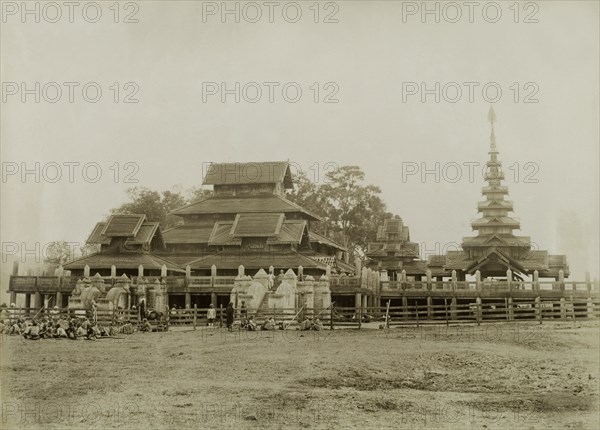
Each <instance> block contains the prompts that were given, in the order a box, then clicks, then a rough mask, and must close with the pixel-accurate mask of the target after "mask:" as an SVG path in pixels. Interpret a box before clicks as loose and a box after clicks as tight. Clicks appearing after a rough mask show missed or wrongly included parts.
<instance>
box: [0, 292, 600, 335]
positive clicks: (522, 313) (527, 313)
mask: <svg viewBox="0 0 600 430" xmlns="http://www.w3.org/2000/svg"><path fill="white" fill-rule="evenodd" d="M207 312H208V308H197V307H193V308H191V309H184V310H178V311H173V310H165V312H164V315H163V317H164V320H166V322H167V325H171V326H190V325H191V326H193V327H196V326H203V325H207V323H208V320H207ZM246 312H247V314H241V312H240V310H239V309H237V310H236V311H235V319H236V320H238V321H240V320H243V319H245V318H246V317H248V316H250V315H252V316H253V317H254V318H255V320H256V322H257V323H261V322H263V321H264V320H266V319H269V318H273V319H274V320H275V322H276V323H282V322H283V323H285V324H286V325H287V324H290V323H293V321H296V322H297V323H298V322H300V321H302V320H304V319H305V318H319V319H321V321H322V323H323V324H324V325H325V326H328V327H330V328H331V329H334V328H336V327H340V328H342V327H355V328H358V329H360V328H362V327H363V325H367V326H369V327H378V326H386V325H387V326H388V327H393V326H401V325H407V324H408V325H417V326H418V325H420V324H436V323H437V324H440V323H445V324H447V325H448V324H464V323H467V324H481V323H486V322H500V321H507V322H510V321H517V320H529V321H537V322H538V323H540V324H542V323H543V321H552V320H598V319H600V300H599V299H594V300H593V299H571V300H565V299H561V300H546V301H544V300H519V301H514V302H511V301H509V300H504V301H503V300H497V301H494V302H485V303H478V302H473V303H454V304H453V303H450V302H448V301H446V303H443V304H423V303H422V302H419V301H414V302H412V301H409V302H408V303H406V304H404V305H402V306H389V308H388V307H387V306H381V307H362V308H358V309H357V308H355V307H338V306H335V304H333V306H332V307H330V308H327V309H324V310H321V311H314V310H303V309H296V308H286V309H281V308H273V309H264V308H261V309H258V310H248V311H246ZM1 313H2V315H1V316H0V319H2V320H3V321H6V320H8V321H11V322H12V321H15V320H18V319H24V320H25V319H32V318H38V319H39V318H44V317H46V318H48V319H54V320H57V319H60V318H72V317H84V316H86V317H88V318H94V317H95V319H96V320H97V321H98V322H99V323H101V324H105V325H108V324H124V323H132V324H137V323H138V322H139V321H140V319H141V318H142V317H141V316H140V315H139V313H138V311H137V310H123V309H116V310H98V311H97V312H96V315H95V316H93V315H92V314H91V311H85V310H74V309H67V308H62V309H56V308H54V309H42V310H39V311H38V310H37V309H34V308H3V309H2V311H1ZM225 321H226V312H225V308H223V307H220V308H218V309H217V318H216V321H215V325H217V326H223V325H225ZM371 323H375V324H371Z"/></svg>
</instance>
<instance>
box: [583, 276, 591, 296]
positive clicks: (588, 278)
mask: <svg viewBox="0 0 600 430" xmlns="http://www.w3.org/2000/svg"><path fill="white" fill-rule="evenodd" d="M585 287H586V289H587V291H588V295H591V293H592V280H591V276H590V272H585Z"/></svg>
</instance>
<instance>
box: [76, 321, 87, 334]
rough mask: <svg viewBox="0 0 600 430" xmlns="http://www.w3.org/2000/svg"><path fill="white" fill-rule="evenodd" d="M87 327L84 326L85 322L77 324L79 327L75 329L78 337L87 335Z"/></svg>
mask: <svg viewBox="0 0 600 430" xmlns="http://www.w3.org/2000/svg"><path fill="white" fill-rule="evenodd" d="M87 333H88V331H87V329H86V328H85V327H84V326H83V324H77V328H76V329H75V334H76V335H77V337H85V336H87Z"/></svg>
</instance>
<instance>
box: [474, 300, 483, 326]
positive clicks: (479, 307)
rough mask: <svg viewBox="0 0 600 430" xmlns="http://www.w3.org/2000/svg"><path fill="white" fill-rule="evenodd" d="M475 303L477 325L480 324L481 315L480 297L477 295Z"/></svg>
mask: <svg viewBox="0 0 600 430" xmlns="http://www.w3.org/2000/svg"><path fill="white" fill-rule="evenodd" d="M475 303H477V325H481V317H482V311H481V297H477V298H476V299H475Z"/></svg>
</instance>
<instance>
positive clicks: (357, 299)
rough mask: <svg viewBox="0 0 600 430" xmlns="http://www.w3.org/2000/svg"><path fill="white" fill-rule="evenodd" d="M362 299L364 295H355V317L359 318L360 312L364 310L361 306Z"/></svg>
mask: <svg viewBox="0 0 600 430" xmlns="http://www.w3.org/2000/svg"><path fill="white" fill-rule="evenodd" d="M361 298H362V294H360V293H355V294H354V315H356V316H357V317H358V315H359V312H360V310H361V308H362V305H361Z"/></svg>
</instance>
